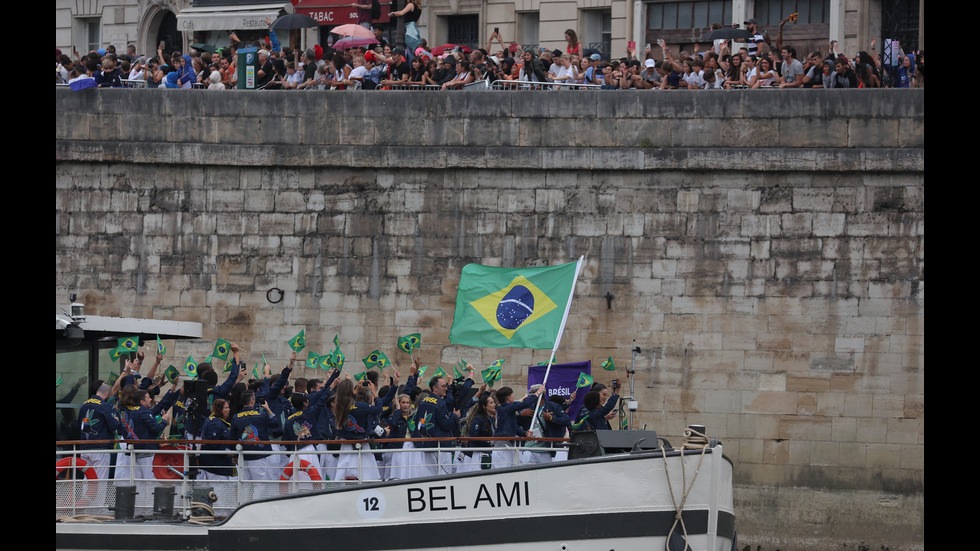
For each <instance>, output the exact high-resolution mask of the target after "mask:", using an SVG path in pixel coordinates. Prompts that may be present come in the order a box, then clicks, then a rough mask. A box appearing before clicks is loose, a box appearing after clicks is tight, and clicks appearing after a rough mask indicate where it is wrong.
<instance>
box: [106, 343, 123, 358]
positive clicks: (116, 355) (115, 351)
mask: <svg viewBox="0 0 980 551" xmlns="http://www.w3.org/2000/svg"><path fill="white" fill-rule="evenodd" d="M119 356H122V350H119V347H118V346H117V347H115V348H113V349H112V350H110V351H109V358H111V359H112V361H116V360H118V359H119Z"/></svg>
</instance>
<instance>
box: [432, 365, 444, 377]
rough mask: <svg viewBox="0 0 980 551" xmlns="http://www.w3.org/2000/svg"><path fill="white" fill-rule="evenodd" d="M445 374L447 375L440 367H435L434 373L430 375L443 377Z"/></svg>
mask: <svg viewBox="0 0 980 551" xmlns="http://www.w3.org/2000/svg"><path fill="white" fill-rule="evenodd" d="M446 376H447V374H446V372H445V371H444V370H443V369H442V368H441V367H437V368H436V371H435V373H433V374H432V377H443V378H445V377H446Z"/></svg>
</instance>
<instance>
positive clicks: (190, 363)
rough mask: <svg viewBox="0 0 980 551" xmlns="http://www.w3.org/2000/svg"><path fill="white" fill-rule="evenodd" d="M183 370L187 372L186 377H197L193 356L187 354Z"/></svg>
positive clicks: (195, 362)
mask: <svg viewBox="0 0 980 551" xmlns="http://www.w3.org/2000/svg"><path fill="white" fill-rule="evenodd" d="M184 372H185V373H187V376H188V377H197V361H195V360H194V356H187V361H186V362H184Z"/></svg>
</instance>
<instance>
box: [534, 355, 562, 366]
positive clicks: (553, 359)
mask: <svg viewBox="0 0 980 551" xmlns="http://www.w3.org/2000/svg"><path fill="white" fill-rule="evenodd" d="M556 363H558V360H557V359H555V357H554V356H552V357H551V365H555V364H556ZM538 365H548V362H541V363H539V364H538Z"/></svg>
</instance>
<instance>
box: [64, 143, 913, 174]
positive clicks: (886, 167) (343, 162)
mask: <svg viewBox="0 0 980 551" xmlns="http://www.w3.org/2000/svg"><path fill="white" fill-rule="evenodd" d="M924 156H925V152H924V150H922V149H907V148H899V147H890V148H880V149H875V150H872V151H868V150H856V149H850V148H816V147H812V148H797V149H783V150H774V149H771V148H736V147H685V148H660V147H658V148H654V147H647V148H629V149H626V148H614V147H610V148H601V147H539V148H535V147H490V146H485V147H416V146H407V145H364V146H362V145H328V146H318V145H288V144H264V145H254V144H208V145H206V146H203V145H202V144H199V143H159V142H150V143H136V144H135V145H134V143H132V142H115V141H89V140H57V141H56V142H55V159H56V160H57V161H92V162H130V161H134V160H136V161H139V162H150V163H188V164H205V165H233V166H281V167H292V168H303V167H307V168H329V167H349V168H384V169H387V168H391V169H395V168H416V169H417V168H430V169H445V168H466V167H469V168H487V169H504V170H506V169H512V168H515V167H522V168H526V169H528V170H650V169H658V170H713V171H718V170H721V171H745V170H752V171H759V172H784V171H806V170H808V169H810V168H811V167H817V166H818V167H820V169H821V171H832V172H863V171H875V172H886V173H887V172H901V173H908V172H921V171H923V170H924V168H925V158H924Z"/></svg>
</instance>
